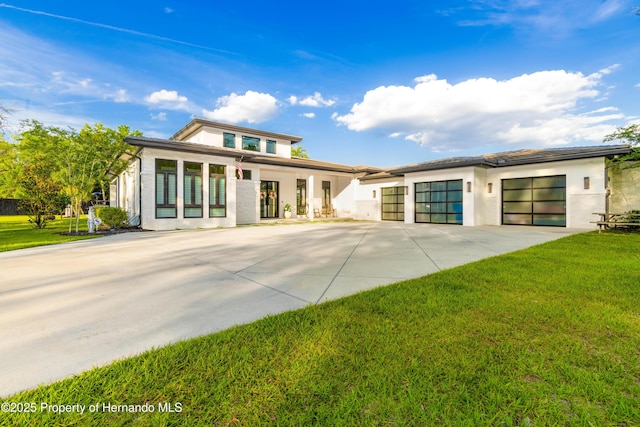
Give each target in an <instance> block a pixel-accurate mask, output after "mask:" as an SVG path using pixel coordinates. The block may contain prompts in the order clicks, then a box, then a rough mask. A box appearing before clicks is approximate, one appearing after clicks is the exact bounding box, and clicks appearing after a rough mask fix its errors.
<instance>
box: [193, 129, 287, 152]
mask: <svg viewBox="0 0 640 427" xmlns="http://www.w3.org/2000/svg"><path fill="white" fill-rule="evenodd" d="M224 133H231V134H234V135H235V141H236V147H235V148H236V149H237V150H242V136H243V135H244V136H251V137H254V138H259V139H260V154H262V155H265V156H273V157H284V158H287V159H290V158H291V141H287V140H285V139H279V138H272V137H270V136H269V137H265V136H261V135H260V134H258V133H250V132H238V131H231V130H224V129H216V128H213V127H208V126H203V127H201V128H199V129H198V130H197V131H195V132H194V133H193V134H191V135H189V137H188V138H187V139H185V140H184V141H185V142H191V143H194V144H202V145H208V146H211V147H219V148H220V147H223V141H224V140H223V134H224ZM267 139H269V140H271V141H276V153H275V154H271V153H267ZM247 153H255V151H247Z"/></svg>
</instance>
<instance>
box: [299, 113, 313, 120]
mask: <svg viewBox="0 0 640 427" xmlns="http://www.w3.org/2000/svg"><path fill="white" fill-rule="evenodd" d="M300 115H301V116H302V117H306V118H307V119H314V118H315V117H316V113H302V114H300Z"/></svg>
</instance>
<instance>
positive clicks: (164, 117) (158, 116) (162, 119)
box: [151, 111, 167, 122]
mask: <svg viewBox="0 0 640 427" xmlns="http://www.w3.org/2000/svg"><path fill="white" fill-rule="evenodd" d="M151 120H157V121H159V122H166V121H167V113H165V112H164V111H163V112H161V113H158V114H151Z"/></svg>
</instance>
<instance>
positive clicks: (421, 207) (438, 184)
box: [415, 179, 462, 224]
mask: <svg viewBox="0 0 640 427" xmlns="http://www.w3.org/2000/svg"><path fill="white" fill-rule="evenodd" d="M415 198H416V201H415V208H416V212H415V221H416V222H423V223H435V224H462V180H461V179H455V180H450V181H432V182H417V183H415Z"/></svg>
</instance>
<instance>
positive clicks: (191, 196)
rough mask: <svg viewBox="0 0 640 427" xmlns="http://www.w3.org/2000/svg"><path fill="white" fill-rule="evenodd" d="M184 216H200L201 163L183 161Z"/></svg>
mask: <svg viewBox="0 0 640 427" xmlns="http://www.w3.org/2000/svg"><path fill="white" fill-rule="evenodd" d="M184 217H185V218H202V163H192V162H184Z"/></svg>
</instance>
